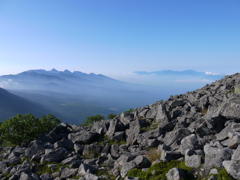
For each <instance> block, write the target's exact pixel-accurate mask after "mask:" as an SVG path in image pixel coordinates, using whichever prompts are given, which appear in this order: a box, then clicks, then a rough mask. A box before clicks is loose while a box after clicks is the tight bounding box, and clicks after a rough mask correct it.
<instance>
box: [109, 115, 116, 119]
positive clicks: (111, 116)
mask: <svg viewBox="0 0 240 180" xmlns="http://www.w3.org/2000/svg"><path fill="white" fill-rule="evenodd" d="M116 116H117V115H116V114H109V115H108V119H113V118H115V117H116Z"/></svg>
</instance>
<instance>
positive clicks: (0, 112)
mask: <svg viewBox="0 0 240 180" xmlns="http://www.w3.org/2000/svg"><path fill="white" fill-rule="evenodd" d="M27 113H32V114H34V115H35V116H37V117H40V116H42V115H44V114H45V115H46V114H48V113H54V112H53V111H51V110H48V109H45V108H43V107H42V106H41V105H40V104H38V103H36V102H33V101H30V100H28V99H25V98H22V97H19V96H16V95H14V94H12V93H9V92H8V91H6V90H4V89H2V88H0V120H3V119H8V118H11V117H12V116H15V115H17V114H27Z"/></svg>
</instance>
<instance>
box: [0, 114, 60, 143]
mask: <svg viewBox="0 0 240 180" xmlns="http://www.w3.org/2000/svg"><path fill="white" fill-rule="evenodd" d="M60 122H61V121H60V119H58V118H56V117H55V116H53V115H51V114H48V115H47V116H42V117H41V118H40V119H39V118H35V117H34V116H33V115H31V114H26V115H24V116H22V115H21V114H18V115H16V116H14V117H13V118H11V119H7V120H4V121H3V123H1V124H0V142H2V143H3V144H4V143H5V144H9V145H21V144H23V143H25V142H26V141H31V140H33V139H34V138H36V137H37V136H38V135H39V134H43V133H47V132H49V131H50V130H52V129H53V128H54V127H56V126H57V125H58V124H59V123H60Z"/></svg>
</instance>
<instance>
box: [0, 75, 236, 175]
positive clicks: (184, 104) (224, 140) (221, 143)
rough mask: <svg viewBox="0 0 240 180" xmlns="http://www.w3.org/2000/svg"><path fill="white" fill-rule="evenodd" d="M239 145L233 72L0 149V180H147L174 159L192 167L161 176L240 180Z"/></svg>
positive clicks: (176, 169)
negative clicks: (104, 117) (221, 175)
mask: <svg viewBox="0 0 240 180" xmlns="http://www.w3.org/2000/svg"><path fill="white" fill-rule="evenodd" d="M239 144H240V74H235V75H230V76H226V77H224V78H223V79H221V80H219V81H216V82H214V83H212V84H210V85H206V86H205V87H203V88H202V89H198V90H196V91H193V92H187V93H186V94H181V95H177V96H171V97H170V98H169V99H168V100H166V101H158V102H155V103H153V104H151V105H148V106H145V107H142V108H137V109H135V110H134V111H133V112H130V113H129V112H128V113H122V114H121V115H120V116H118V117H116V118H114V119H112V120H102V121H100V122H95V123H94V124H93V125H92V126H89V127H81V126H75V125H69V124H65V123H62V124H61V125H60V126H58V127H57V128H55V129H54V130H52V131H51V132H50V133H49V134H45V135H41V136H40V137H39V138H38V139H37V140H34V141H32V142H29V143H28V144H26V145H25V146H22V147H20V146H16V147H10V148H2V149H1V155H0V178H1V179H3V180H4V179H11V180H17V179H20V180H28V179H34V180H35V179H36V180H38V179H42V180H51V179H54V180H65V179H68V180H71V179H79V180H89V179H90V180H98V179H126V180H127V179H143V178H142V177H140V175H139V177H140V178H138V177H129V176H130V175H129V174H128V173H129V171H130V172H131V171H132V169H140V170H141V172H143V174H144V173H146V174H147V173H148V178H147V177H146V178H145V179H150V178H152V179H154V177H155V178H157V177H158V175H159V174H158V173H159V172H161V171H160V170H161V169H154V170H153V171H151V170H152V169H151V168H152V167H155V165H156V164H159V163H166V166H167V163H168V162H173V160H177V161H181V162H182V163H183V164H184V167H188V168H184V167H183V166H182V167H183V168H181V167H174V166H173V167H170V168H169V169H168V172H167V173H166V174H164V178H166V179H168V180H175V179H181V178H182V179H203V178H206V179H209V180H210V179H211V180H213V179H217V177H218V175H217V174H218V173H220V171H221V170H226V171H227V173H228V179H240V173H239V169H240V156H239V155H240V146H238V145H239ZM151 148H153V150H154V151H152V149H151ZM149 152H154V153H152V156H151V154H150V155H149ZM157 154H161V155H160V156H159V157H157V156H156V157H155V155H157ZM154 157H155V158H154ZM174 162H176V161H174ZM156 167H157V166H156ZM187 170H188V171H187ZM130 174H131V173H130ZM210 174H211V175H210ZM213 174H215V175H213ZM159 177H160V176H159ZM164 178H163V179H164ZM158 179H160V178H158Z"/></svg>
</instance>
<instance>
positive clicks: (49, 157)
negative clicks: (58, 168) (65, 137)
mask: <svg viewBox="0 0 240 180" xmlns="http://www.w3.org/2000/svg"><path fill="white" fill-rule="evenodd" d="M67 154H68V151H67V150H66V149H65V148H62V147H60V148H58V149H53V150H50V151H49V152H48V153H47V154H45V155H43V156H42V157H41V162H56V163H58V162H60V161H62V160H63V159H64V158H65V157H66V156H67Z"/></svg>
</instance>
